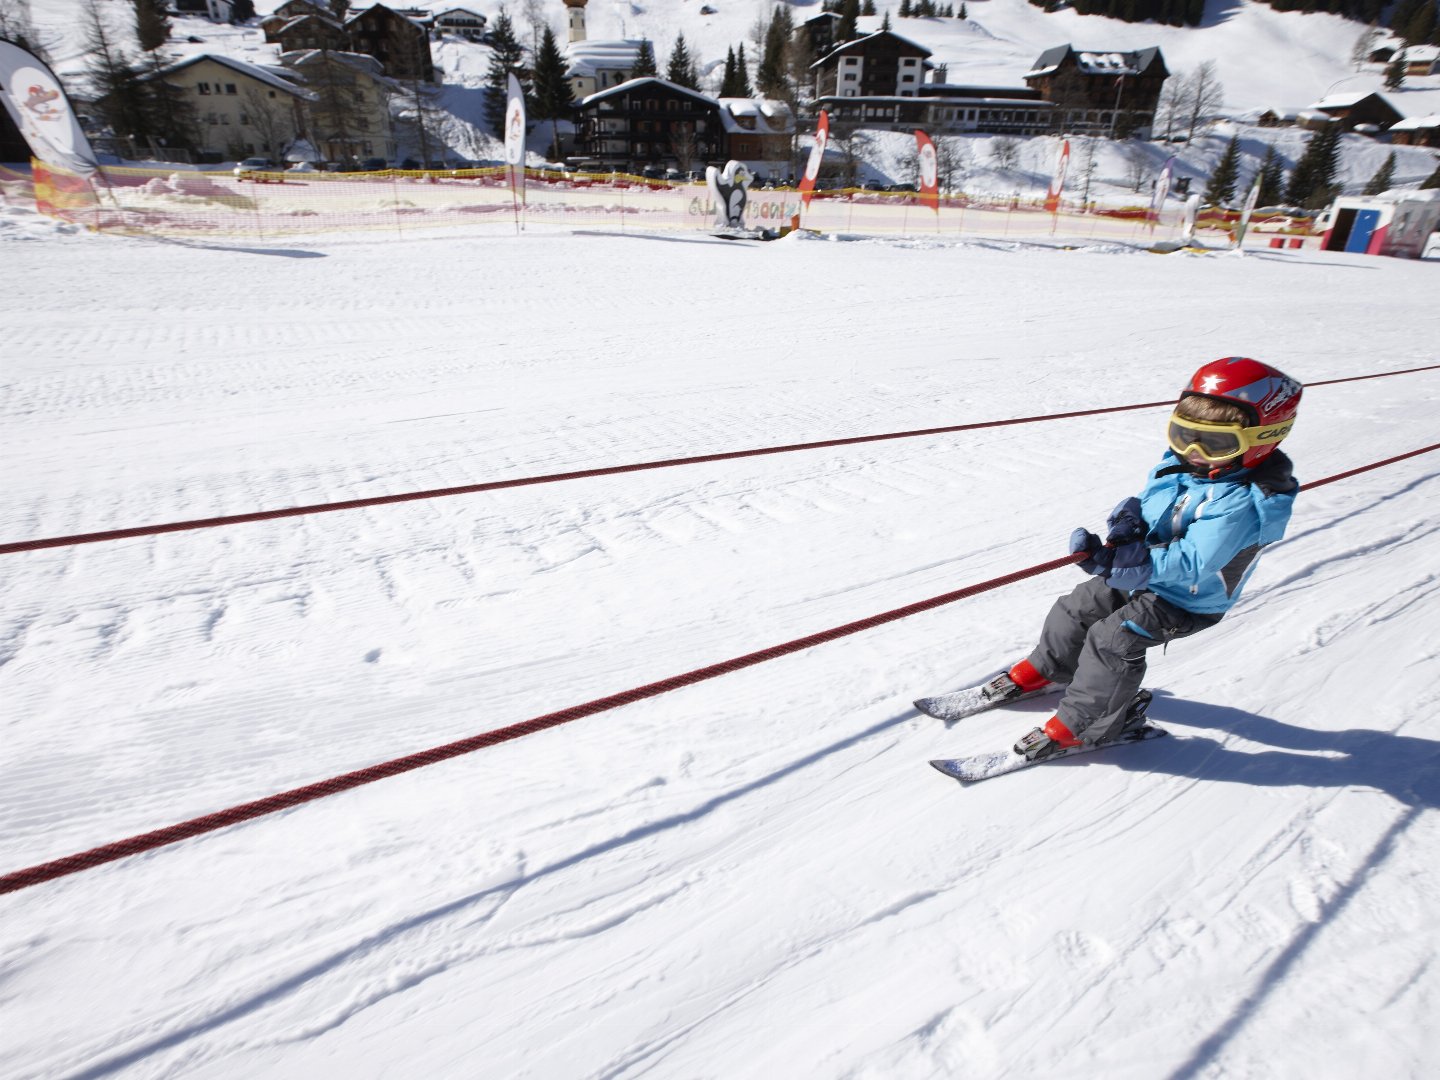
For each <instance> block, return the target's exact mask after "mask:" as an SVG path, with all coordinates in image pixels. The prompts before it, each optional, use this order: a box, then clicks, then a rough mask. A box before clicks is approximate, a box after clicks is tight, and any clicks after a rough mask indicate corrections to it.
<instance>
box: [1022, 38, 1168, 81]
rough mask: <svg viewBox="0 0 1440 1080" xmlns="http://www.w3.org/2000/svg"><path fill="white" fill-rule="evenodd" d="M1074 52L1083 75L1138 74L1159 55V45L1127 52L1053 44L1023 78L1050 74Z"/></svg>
mask: <svg viewBox="0 0 1440 1080" xmlns="http://www.w3.org/2000/svg"><path fill="white" fill-rule="evenodd" d="M1072 53H1073V54H1074V55H1075V63H1076V65H1077V67H1078V69H1079V71H1080V74H1082V75H1140V74H1143V73H1144V72H1145V71H1146V70H1147V69H1148V68H1149V67H1150V65H1151V64H1153V63H1154V62H1155V61H1156V59H1157V58H1158V57H1159V56H1160V50H1159V48H1158V47H1155V46H1152V47H1150V48H1146V49H1134V50H1132V51H1130V52H1119V51H1116V50H1107V51H1099V50H1085V49H1075V48H1073V47H1072V46H1070V45H1056V46H1054V47H1052V48H1049V49H1046V50H1045V51H1044V52H1043V53H1041V54H1040V55H1039V56H1038V57H1036V58H1035V62H1034V63H1033V64H1031V65H1030V70H1029V71H1027V72H1026V73H1025V74H1024V76H1022V77H1023V78H1026V79H1031V78H1035V77H1037V76H1040V75H1053V74H1055V72H1057V71H1059V70H1060V65H1061V64H1063V63H1064V62H1065V60H1066V58H1067V57H1068V56H1070V55H1071V54H1072Z"/></svg>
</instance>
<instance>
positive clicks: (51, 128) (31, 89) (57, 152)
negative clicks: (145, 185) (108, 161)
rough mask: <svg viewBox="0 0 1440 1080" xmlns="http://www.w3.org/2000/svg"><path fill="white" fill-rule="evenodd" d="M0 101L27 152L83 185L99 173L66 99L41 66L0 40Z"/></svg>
mask: <svg viewBox="0 0 1440 1080" xmlns="http://www.w3.org/2000/svg"><path fill="white" fill-rule="evenodd" d="M0 101H3V102H4V103H5V109H6V111H7V112H9V113H10V117H11V119H13V120H14V121H15V126H16V127H18V128H19V129H20V134H21V135H23V136H24V137H25V141H26V142H27V143H29V144H30V152H31V153H32V154H33V155H34V156H35V157H36V158H37V159H39V160H40V161H42V162H44V163H45V164H46V165H49V166H52V167H53V168H56V169H63V170H65V171H66V172H70V173H74V174H75V175H77V176H81V177H84V178H86V179H87V180H88V179H89V178H90V177H91V176H94V175H95V173H96V172H98V171H99V169H100V162H99V161H98V160H97V159H96V157H95V151H93V150H92V149H90V140H89V139H87V138H85V133H84V132H83V131H81V130H80V124H79V121H77V120H76V119H75V111H74V110H73V109H72V108H71V107H70V99H69V98H68V97H66V96H65V91H64V90H63V89H62V88H61V86H60V82H59V80H58V79H56V78H55V75H54V73H53V72H52V71H51V70H50V69H49V68H48V67H47V66H46V65H45V63H44V61H42V60H40V59H39V58H38V57H35V56H32V55H31V54H30V53H28V52H26V51H25V50H24V49H22V48H20V46H19V45H16V44H14V43H13V42H9V41H4V40H0Z"/></svg>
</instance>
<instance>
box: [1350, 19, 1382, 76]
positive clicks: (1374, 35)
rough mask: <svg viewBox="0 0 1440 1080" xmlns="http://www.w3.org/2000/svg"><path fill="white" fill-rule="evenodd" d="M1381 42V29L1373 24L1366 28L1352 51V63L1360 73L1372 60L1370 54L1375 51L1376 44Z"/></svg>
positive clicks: (1356, 40)
mask: <svg viewBox="0 0 1440 1080" xmlns="http://www.w3.org/2000/svg"><path fill="white" fill-rule="evenodd" d="M1379 40H1380V27H1378V26H1376V25H1375V24H1374V23H1373V22H1372V23H1371V24H1370V25H1369V26H1367V27H1366V28H1365V30H1364V31H1363V32H1362V33H1361V35H1360V36H1359V37H1358V38H1356V39H1355V47H1354V48H1353V49H1351V50H1350V62H1351V63H1352V64H1354V65H1355V70H1356V71H1359V70H1360V69H1361V68H1362V67H1364V66H1365V63H1366V61H1368V60H1369V59H1370V53H1371V52H1373V51H1374V49H1375V43H1376V42H1377V41H1379Z"/></svg>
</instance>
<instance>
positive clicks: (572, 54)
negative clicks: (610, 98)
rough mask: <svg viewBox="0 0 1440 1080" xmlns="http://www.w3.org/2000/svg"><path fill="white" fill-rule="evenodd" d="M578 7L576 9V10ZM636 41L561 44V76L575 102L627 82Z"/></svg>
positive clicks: (635, 54) (638, 50) (635, 50)
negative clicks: (563, 55) (562, 72)
mask: <svg viewBox="0 0 1440 1080" xmlns="http://www.w3.org/2000/svg"><path fill="white" fill-rule="evenodd" d="M576 10H579V9H576ZM639 54H640V42H639V41H638V40H635V41H585V40H580V41H572V42H570V43H569V44H568V45H566V46H565V62H566V67H565V77H566V78H567V79H569V80H570V92H571V94H572V95H573V96H574V98H575V100H576V101H583V100H584V99H585V98H587V97H589V96H590V95H591V94H596V93H599V92H600V91H601V90H609V89H611V88H613V87H616V86H619V85H620V84H621V83H626V82H629V81H630V78H631V75H630V73H631V72H632V71H633V70H634V69H635V59H636V57H637V56H639Z"/></svg>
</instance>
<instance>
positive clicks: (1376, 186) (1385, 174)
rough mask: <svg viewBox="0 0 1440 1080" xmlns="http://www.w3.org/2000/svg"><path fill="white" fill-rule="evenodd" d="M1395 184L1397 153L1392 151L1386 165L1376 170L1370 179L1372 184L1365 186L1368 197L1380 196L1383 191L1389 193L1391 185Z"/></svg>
mask: <svg viewBox="0 0 1440 1080" xmlns="http://www.w3.org/2000/svg"><path fill="white" fill-rule="evenodd" d="M1394 182H1395V151H1394V150H1391V151H1390V156H1389V157H1387V158H1386V159H1385V164H1383V165H1381V166H1380V168H1378V169H1376V170H1375V175H1374V176H1372V177H1370V182H1369V183H1368V184H1366V185H1365V192H1364V193H1365V194H1366V195H1379V194H1380V193H1381V192H1382V191H1389V190H1390V185H1391V184H1393V183H1394Z"/></svg>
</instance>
